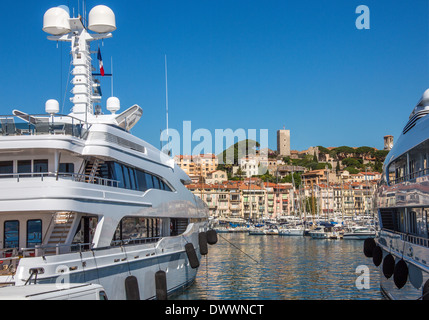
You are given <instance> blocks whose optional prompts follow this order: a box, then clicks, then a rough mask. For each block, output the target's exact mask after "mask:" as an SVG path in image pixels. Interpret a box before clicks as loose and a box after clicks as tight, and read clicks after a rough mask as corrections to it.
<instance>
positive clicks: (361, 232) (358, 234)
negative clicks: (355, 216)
mask: <svg viewBox="0 0 429 320" xmlns="http://www.w3.org/2000/svg"><path fill="white" fill-rule="evenodd" d="M374 237H375V229H373V228H371V227H369V226H355V227H350V228H348V229H347V230H346V231H345V232H344V234H343V239H344V240H365V239H368V238H374Z"/></svg>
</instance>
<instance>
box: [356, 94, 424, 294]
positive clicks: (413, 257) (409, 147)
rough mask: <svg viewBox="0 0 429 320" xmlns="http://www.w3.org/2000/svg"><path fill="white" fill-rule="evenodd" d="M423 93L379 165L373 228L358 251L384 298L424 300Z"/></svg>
mask: <svg viewBox="0 0 429 320" xmlns="http://www.w3.org/2000/svg"><path fill="white" fill-rule="evenodd" d="M428 114H429V90H426V91H425V92H424V94H423V97H422V98H421V100H420V101H419V103H418V104H417V106H416V107H415V109H414V110H413V112H412V113H411V115H410V118H409V121H408V123H407V124H406V126H405V128H404V130H403V132H402V134H401V136H400V137H399V139H398V140H397V142H396V143H395V145H394V146H393V148H392V149H391V151H390V153H389V154H388V156H387V158H386V161H385V163H384V169H383V176H382V179H381V182H380V185H379V187H378V190H377V192H376V199H375V200H376V206H377V209H378V217H379V230H377V236H376V239H375V241H372V240H371V239H368V240H365V245H364V252H365V255H366V256H367V257H372V258H373V262H374V264H375V265H379V266H380V273H381V274H380V279H381V281H380V285H381V290H382V292H383V293H384V294H385V295H386V296H387V297H388V298H390V299H400V300H403V299H411V300H416V299H424V300H428V299H429V294H428V292H429V239H428V222H429V220H428V219H429V214H428V213H429V162H428V159H429V117H427V115H428Z"/></svg>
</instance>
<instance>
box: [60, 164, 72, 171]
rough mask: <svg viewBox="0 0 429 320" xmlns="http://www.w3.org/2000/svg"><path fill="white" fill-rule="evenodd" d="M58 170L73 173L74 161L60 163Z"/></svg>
mask: <svg viewBox="0 0 429 320" xmlns="http://www.w3.org/2000/svg"><path fill="white" fill-rule="evenodd" d="M59 172H61V173H74V163H61V164H60V168H59Z"/></svg>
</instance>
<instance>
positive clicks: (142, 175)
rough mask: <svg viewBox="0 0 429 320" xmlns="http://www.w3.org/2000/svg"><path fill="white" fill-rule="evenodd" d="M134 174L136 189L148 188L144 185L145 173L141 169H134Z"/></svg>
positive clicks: (143, 189) (144, 189)
mask: <svg viewBox="0 0 429 320" xmlns="http://www.w3.org/2000/svg"><path fill="white" fill-rule="evenodd" d="M136 176H137V187H138V188H137V190H139V191H142V192H144V191H146V190H147V189H148V188H147V186H146V174H145V173H144V172H143V171H140V170H136Z"/></svg>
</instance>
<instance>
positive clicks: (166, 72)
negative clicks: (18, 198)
mask: <svg viewBox="0 0 429 320" xmlns="http://www.w3.org/2000/svg"><path fill="white" fill-rule="evenodd" d="M165 103H166V111H167V139H168V142H170V136H169V134H168V69H167V55H165Z"/></svg>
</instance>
